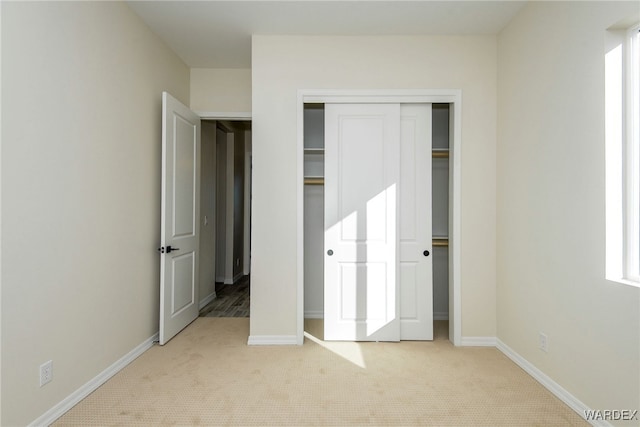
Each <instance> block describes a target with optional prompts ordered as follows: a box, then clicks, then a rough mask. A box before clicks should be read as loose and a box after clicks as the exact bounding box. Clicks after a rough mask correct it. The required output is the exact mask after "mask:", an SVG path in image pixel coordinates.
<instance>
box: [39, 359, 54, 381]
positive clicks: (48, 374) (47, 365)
mask: <svg viewBox="0 0 640 427" xmlns="http://www.w3.org/2000/svg"><path fill="white" fill-rule="evenodd" d="M52 379H53V361H51V360H49V361H48V362H44V363H43V364H42V365H40V387H42V386H43V385H45V384H47V383H49V382H51V380H52Z"/></svg>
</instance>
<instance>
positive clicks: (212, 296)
mask: <svg viewBox="0 0 640 427" xmlns="http://www.w3.org/2000/svg"><path fill="white" fill-rule="evenodd" d="M214 299H216V291H213V292H211V293H210V294H209V295H207V296H206V297H204V298H203V299H202V300H201V301H200V303H199V304H198V310H202V309H203V308H204V306H206V305H207V304H209V303H210V302H211V301H213V300H214Z"/></svg>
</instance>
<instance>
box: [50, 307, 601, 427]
mask: <svg viewBox="0 0 640 427" xmlns="http://www.w3.org/2000/svg"><path fill="white" fill-rule="evenodd" d="M444 327H445V331H446V324H445V326H444ZM305 329H306V330H307V333H306V334H305V335H306V337H307V338H306V339H305V344H304V346H300V347H297V346H277V347H276V346H273V347H255V346H251V347H249V346H247V337H248V334H249V319H247V318H206V317H201V318H198V319H197V320H196V321H195V322H194V323H192V324H191V325H190V326H188V327H187V328H186V329H185V330H184V331H182V332H181V333H180V334H178V335H177V336H176V337H175V338H174V339H173V340H171V341H170V342H169V343H168V344H167V345H165V346H163V347H160V346H157V345H156V346H154V347H152V348H151V349H149V350H148V351H147V352H145V353H144V354H143V355H142V356H140V357H139V358H138V359H136V360H135V361H134V362H132V363H131V364H130V365H129V366H127V367H126V368H125V369H123V370H122V371H121V372H120V373H118V374H117V375H115V376H114V377H113V378H112V379H111V380H109V381H108V382H107V383H105V384H104V385H103V386H101V387H100V388H99V389H97V390H96V391H95V392H93V393H92V394H91V395H89V396H88V397H87V398H86V399H84V400H83V401H82V402H80V403H79V404H78V405H76V406H75V407H74V408H72V409H71V410H70V411H69V412H67V413H66V414H65V415H63V416H62V417H61V418H60V419H59V420H58V421H57V422H56V423H55V424H54V425H55V426H98V425H100V426H110V425H139V426H148V425H180V426H195V425H212V426H214V425H216V426H217V425H240V426H305V425H330V426H343V425H380V426H410V425H420V426H431V425H433V426H476V425H480V426H570V425H588V424H586V422H585V421H584V420H582V418H580V417H579V416H578V415H577V414H576V413H575V412H573V411H572V410H571V409H569V408H568V407H567V406H566V405H564V404H563V403H562V402H561V401H559V400H558V399H556V398H555V397H554V396H553V395H552V394H551V393H550V392H549V391H547V390H546V389H545V388H544V387H542V386H541V385H540V384H538V383H537V382H536V381H535V380H534V379H533V378H531V377H530V376H529V375H527V374H526V373H525V372H524V371H523V370H521V369H520V368H519V367H518V366H516V365H515V364H514V363H513V362H511V361H510V360H509V359H508V358H507V357H506V356H504V355H503V354H502V353H500V352H499V351H498V350H496V349H494V348H455V347H454V346H453V345H451V343H450V342H449V341H447V340H446V337H445V336H444V334H445V333H446V332H443V330H442V329H441V328H438V329H437V331H436V332H437V334H436V340H434V341H433V342H411V341H403V342H401V343H339V342H333V343H328V342H323V341H322V335H321V321H315V322H309V323H308V324H307V325H306V327H305Z"/></svg>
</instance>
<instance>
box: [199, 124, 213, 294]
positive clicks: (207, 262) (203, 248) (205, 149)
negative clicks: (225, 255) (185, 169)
mask: <svg viewBox="0 0 640 427" xmlns="http://www.w3.org/2000/svg"><path fill="white" fill-rule="evenodd" d="M201 155H202V158H201V164H200V166H201V169H200V295H199V298H200V302H202V301H203V300H205V299H207V298H208V297H210V296H211V295H212V294H213V293H214V292H215V290H216V278H215V272H216V262H215V260H216V122H215V121H207V120H203V121H202V152H201ZM205 216H206V217H207V224H206V225H205Z"/></svg>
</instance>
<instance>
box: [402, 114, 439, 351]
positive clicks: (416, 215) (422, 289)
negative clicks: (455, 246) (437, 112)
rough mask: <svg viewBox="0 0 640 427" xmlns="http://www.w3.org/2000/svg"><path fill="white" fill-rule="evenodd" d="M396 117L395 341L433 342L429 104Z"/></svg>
mask: <svg viewBox="0 0 640 427" xmlns="http://www.w3.org/2000/svg"><path fill="white" fill-rule="evenodd" d="M400 115H401V119H400V339H402V340H432V339H433V261H432V260H433V255H432V254H431V251H432V248H431V239H432V236H431V216H432V215H431V104H404V105H401V107H400ZM425 251H426V252H425Z"/></svg>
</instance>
